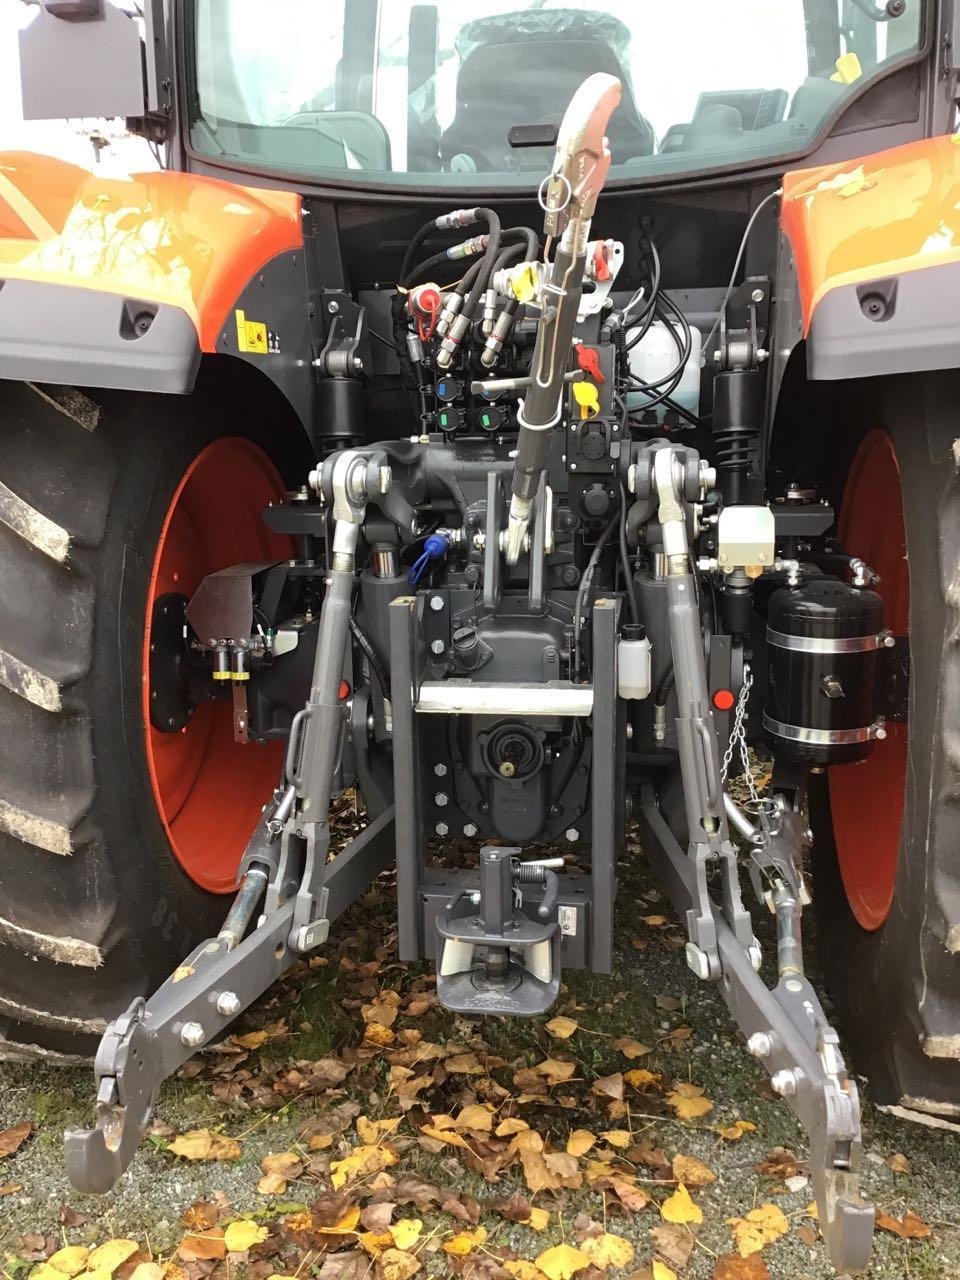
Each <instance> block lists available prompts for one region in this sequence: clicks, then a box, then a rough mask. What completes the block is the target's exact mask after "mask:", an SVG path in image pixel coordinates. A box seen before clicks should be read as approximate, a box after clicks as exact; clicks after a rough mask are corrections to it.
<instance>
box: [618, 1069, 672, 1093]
mask: <svg viewBox="0 0 960 1280" xmlns="http://www.w3.org/2000/svg"><path fill="white" fill-rule="evenodd" d="M623 1078H624V1080H626V1082H627V1084H628V1085H630V1087H631V1088H633V1089H639V1090H640V1091H641V1092H642V1091H643V1090H644V1089H648V1088H649V1087H650V1086H651V1085H657V1086H659V1084H660V1083H661V1081H662V1078H663V1077H662V1076H661V1075H660V1073H659V1072H657V1071H648V1070H647V1068H646V1067H634V1068H633V1069H632V1070H631V1071H625V1072H624V1073H623Z"/></svg>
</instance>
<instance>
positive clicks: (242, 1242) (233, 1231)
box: [223, 1218, 270, 1253]
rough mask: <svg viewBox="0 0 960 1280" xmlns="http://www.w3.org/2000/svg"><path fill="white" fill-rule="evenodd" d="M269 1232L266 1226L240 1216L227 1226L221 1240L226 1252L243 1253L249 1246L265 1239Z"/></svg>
mask: <svg viewBox="0 0 960 1280" xmlns="http://www.w3.org/2000/svg"><path fill="white" fill-rule="evenodd" d="M269 1234H270V1231H269V1229H268V1228H267V1227H261V1226H260V1225H259V1224H258V1223H256V1222H251V1221H250V1220H249V1218H240V1219H239V1220H238V1221H237V1222H231V1223H230V1224H229V1225H228V1226H227V1228H226V1230H225V1231H224V1233H223V1240H224V1243H225V1244H226V1246H227V1252H228V1253H245V1252H246V1251H247V1249H249V1248H251V1246H253V1245H255V1244H259V1243H260V1242H261V1240H266V1238H267V1236H268V1235H269Z"/></svg>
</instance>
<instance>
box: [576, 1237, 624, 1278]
mask: <svg viewBox="0 0 960 1280" xmlns="http://www.w3.org/2000/svg"><path fill="white" fill-rule="evenodd" d="M580 1247H581V1249H582V1251H583V1252H584V1253H585V1254H586V1255H587V1257H588V1258H589V1259H590V1261H591V1262H592V1263H593V1265H594V1266H595V1267H600V1268H601V1269H602V1270H603V1271H606V1269H607V1268H608V1267H625V1266H627V1265H628V1264H629V1263H631V1262H632V1261H633V1245H632V1244H631V1243H630V1241H629V1240H625V1239H624V1238H623V1236H615V1235H612V1234H610V1232H608V1231H605V1232H604V1233H603V1235H599V1236H588V1237H587V1238H586V1240H584V1241H583V1243H582V1244H581V1246H580Z"/></svg>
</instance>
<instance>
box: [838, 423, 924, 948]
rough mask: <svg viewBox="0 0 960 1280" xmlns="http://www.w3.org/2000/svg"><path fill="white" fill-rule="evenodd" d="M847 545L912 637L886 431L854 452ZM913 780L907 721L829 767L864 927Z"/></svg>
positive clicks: (842, 528) (883, 881) (873, 921)
mask: <svg viewBox="0 0 960 1280" xmlns="http://www.w3.org/2000/svg"><path fill="white" fill-rule="evenodd" d="M837 532H838V538H839V541H840V545H841V546H842V547H843V549H844V551H845V552H847V553H848V554H849V555H854V556H859V557H860V558H861V559H862V560H865V561H866V563H867V564H868V565H870V567H871V568H872V569H875V570H876V572H877V573H878V574H879V575H880V584H879V586H878V587H877V588H876V590H877V591H878V592H879V593H880V595H881V596H882V597H883V603H884V625H885V626H886V627H887V628H888V629H889V630H890V631H892V632H893V633H894V635H897V636H905V635H906V634H907V627H908V619H909V613H910V573H909V568H908V565H907V547H906V537H905V535H904V527H903V498H902V495H901V489H900V468H899V465H898V463H897V455H896V453H895V452H894V448H893V442H892V440H891V439H890V437H889V436H888V435H887V433H886V432H885V431H879V430H877V431H871V432H869V434H868V435H866V436H865V437H864V438H863V440H862V441H861V444H860V447H859V449H858V450H857V453H856V456H855V457H854V460H853V464H852V466H851V468H850V475H849V477H848V479H847V487H846V489H845V491H844V495H843V502H842V504H841V507H840V521H839V525H838V530H837ZM906 778H907V726H906V725H905V724H899V723H895V722H893V721H888V722H887V737H886V738H885V739H884V740H883V741H880V742H878V743H876V745H875V746H874V749H873V751H872V752H871V754H870V755H869V756H868V758H867V759H866V760H864V761H862V762H860V763H858V764H843V765H834V766H833V767H832V768H831V769H830V772H829V783H830V810H831V813H832V815H833V835H834V842H835V844H836V849H837V857H838V859H839V862H840V874H841V876H842V878H843V887H844V889H845V891H846V895H847V901H848V902H849V904H850V910H851V911H852V912H853V915H854V917H855V919H856V921H857V923H858V924H859V925H861V927H862V928H864V929H868V930H874V929H879V928H880V926H881V925H882V924H883V922H884V921H885V920H886V918H887V915H888V914H889V912H890V907H891V904H892V903H893V895H894V889H895V886H896V879H897V861H898V859H899V855H900V830H901V827H902V825H903V806H904V794H905V790H906Z"/></svg>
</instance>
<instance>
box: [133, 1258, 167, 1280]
mask: <svg viewBox="0 0 960 1280" xmlns="http://www.w3.org/2000/svg"><path fill="white" fill-rule="evenodd" d="M177 1269H178V1268H177ZM165 1271H166V1268H164V1267H161V1266H160V1264H159V1263H157V1262H138V1263H137V1265H136V1266H135V1267H134V1268H133V1270H132V1271H131V1272H130V1277H129V1280H164V1275H165Z"/></svg>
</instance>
